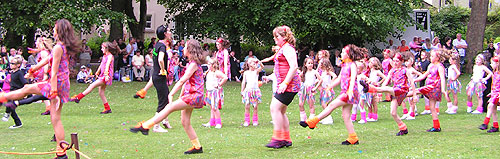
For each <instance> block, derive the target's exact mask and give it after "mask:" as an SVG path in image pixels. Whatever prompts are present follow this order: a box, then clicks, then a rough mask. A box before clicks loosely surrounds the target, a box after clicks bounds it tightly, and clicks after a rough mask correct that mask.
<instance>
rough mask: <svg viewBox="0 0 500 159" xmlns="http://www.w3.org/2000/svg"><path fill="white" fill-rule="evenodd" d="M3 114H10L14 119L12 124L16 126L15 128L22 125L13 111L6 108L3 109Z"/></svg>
mask: <svg viewBox="0 0 500 159" xmlns="http://www.w3.org/2000/svg"><path fill="white" fill-rule="evenodd" d="M5 113H10V116H11V117H12V119H14V124H16V126H19V125H23V123H22V122H21V119H20V118H19V116H17V113H16V110H15V109H12V108H10V107H7V109H5Z"/></svg>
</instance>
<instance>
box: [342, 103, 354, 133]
mask: <svg viewBox="0 0 500 159" xmlns="http://www.w3.org/2000/svg"><path fill="white" fill-rule="evenodd" d="M351 109H352V104H344V105H343V106H342V119H344V124H345V128H346V129H347V132H349V134H353V133H355V132H354V126H353V125H352V122H351V118H350V117H351V116H350V115H351Z"/></svg>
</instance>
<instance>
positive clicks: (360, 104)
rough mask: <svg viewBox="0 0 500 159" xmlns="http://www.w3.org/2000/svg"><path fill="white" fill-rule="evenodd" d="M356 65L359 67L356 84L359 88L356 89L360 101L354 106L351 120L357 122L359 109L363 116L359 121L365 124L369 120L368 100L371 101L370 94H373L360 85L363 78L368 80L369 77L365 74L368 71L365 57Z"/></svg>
mask: <svg viewBox="0 0 500 159" xmlns="http://www.w3.org/2000/svg"><path fill="white" fill-rule="evenodd" d="M356 66H357V67H358V75H357V77H356V84H357V85H358V89H357V90H355V91H358V93H359V97H360V99H359V102H358V103H356V104H354V105H353V106H352V110H351V113H352V114H351V121H352V122H356V114H357V111H358V109H359V115H360V116H361V119H360V120H359V121H358V123H359V124H364V123H366V122H367V121H366V110H365V106H366V105H369V103H368V101H371V96H370V95H371V94H370V93H368V92H366V93H365V92H363V90H362V89H363V87H362V86H361V85H360V81H361V80H364V81H366V79H367V78H368V77H366V75H365V74H364V72H366V71H365V70H366V69H367V68H366V65H365V62H364V59H363V60H360V61H356Z"/></svg>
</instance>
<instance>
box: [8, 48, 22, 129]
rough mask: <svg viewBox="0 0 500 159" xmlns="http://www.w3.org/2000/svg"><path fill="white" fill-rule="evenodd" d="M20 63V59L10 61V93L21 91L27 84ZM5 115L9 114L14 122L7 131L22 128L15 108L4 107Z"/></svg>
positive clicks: (15, 58)
mask: <svg viewBox="0 0 500 159" xmlns="http://www.w3.org/2000/svg"><path fill="white" fill-rule="evenodd" d="M22 62H23V60H22V59H21V57H14V58H13V59H12V60H11V61H10V69H11V70H10V79H9V81H10V82H9V85H10V91H15V90H18V89H21V88H23V87H24V85H25V84H26V83H28V81H26V79H25V78H24V71H21V70H20V67H21V63H22ZM5 114H9V115H10V116H11V117H12V119H13V120H14V125H12V126H10V127H9V129H16V128H20V127H22V126H23V123H22V122H21V119H20V118H19V116H18V115H17V113H16V109H15V108H12V107H6V109H5ZM7 119H8V117H7Z"/></svg>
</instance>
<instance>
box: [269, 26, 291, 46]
mask: <svg viewBox="0 0 500 159" xmlns="http://www.w3.org/2000/svg"><path fill="white" fill-rule="evenodd" d="M278 35H280V36H281V37H283V39H284V40H285V41H286V42H288V43H289V44H290V45H292V46H295V37H294V34H293V32H292V30H291V29H290V27H288V26H286V25H283V26H279V27H276V28H274V30H273V36H274V37H277V36H278Z"/></svg>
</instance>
